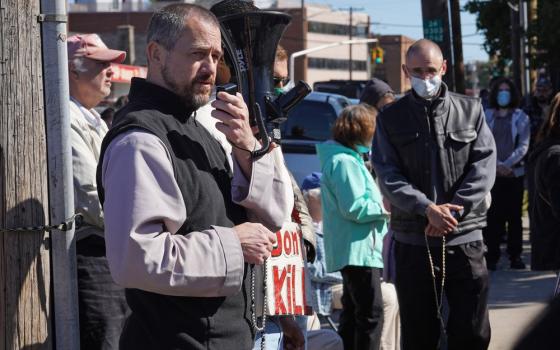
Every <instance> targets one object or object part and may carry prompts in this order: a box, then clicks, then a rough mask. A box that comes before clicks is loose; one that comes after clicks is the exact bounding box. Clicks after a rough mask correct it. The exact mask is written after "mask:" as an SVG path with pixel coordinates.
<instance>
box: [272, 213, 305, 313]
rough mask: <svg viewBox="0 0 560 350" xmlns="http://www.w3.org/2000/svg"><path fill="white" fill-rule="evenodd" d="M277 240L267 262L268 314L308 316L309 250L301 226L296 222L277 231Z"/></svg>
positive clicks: (289, 223)
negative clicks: (307, 255)
mask: <svg viewBox="0 0 560 350" xmlns="http://www.w3.org/2000/svg"><path fill="white" fill-rule="evenodd" d="M276 240H277V243H276V245H275V246H274V248H273V250H272V253H271V256H270V258H268V261H267V263H266V274H267V278H266V295H267V314H268V315H306V314H309V312H310V308H309V307H308V305H307V301H306V296H305V283H306V281H305V278H306V277H305V257H304V254H305V249H304V246H303V238H302V235H301V229H300V227H299V225H298V224H296V223H293V222H288V223H285V224H284V225H283V226H282V228H281V229H280V230H279V231H277V232H276Z"/></svg>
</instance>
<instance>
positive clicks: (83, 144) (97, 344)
mask: <svg viewBox="0 0 560 350" xmlns="http://www.w3.org/2000/svg"><path fill="white" fill-rule="evenodd" d="M67 42H68V73H69V84H70V125H71V132H70V137H71V145H72V168H73V177H74V205H75V211H76V213H80V214H82V215H83V220H82V221H81V222H80V223H79V224H78V225H77V226H78V227H77V230H76V237H77V243H76V251H77V265H78V299H79V312H80V341H81V348H82V349H117V348H118V340H119V336H120V333H121V330H122V326H123V324H124V320H125V319H126V315H127V313H128V306H127V304H126V300H125V298H124V290H123V289H122V288H121V287H119V286H117V285H116V284H115V283H114V282H113V280H112V278H111V275H110V273H109V268H108V265H107V259H106V257H105V242H104V238H103V230H104V220H103V212H102V208H101V204H100V202H99V197H98V195H97V184H96V178H95V173H96V168H97V163H98V161H99V151H100V148H101V142H102V141H103V137H105V134H106V133H107V131H108V130H107V126H106V124H105V123H104V122H103V120H102V119H101V116H100V115H99V113H97V112H96V111H95V109H94V107H95V106H97V105H98V104H99V103H100V102H101V100H103V99H104V98H105V97H107V96H108V95H109V94H110V92H111V76H112V75H113V71H112V69H111V63H113V62H116V63H120V62H122V61H123V60H124V59H125V56H126V53H125V52H124V51H118V50H111V49H109V48H108V47H107V46H106V45H105V44H104V43H103V41H102V40H101V39H100V38H99V36H98V35H96V34H84V35H73V36H71V37H70V38H68V41H67Z"/></svg>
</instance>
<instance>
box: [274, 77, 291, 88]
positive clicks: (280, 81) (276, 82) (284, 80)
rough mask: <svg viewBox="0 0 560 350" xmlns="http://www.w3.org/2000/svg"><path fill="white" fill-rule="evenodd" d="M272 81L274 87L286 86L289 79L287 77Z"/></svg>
mask: <svg viewBox="0 0 560 350" xmlns="http://www.w3.org/2000/svg"><path fill="white" fill-rule="evenodd" d="M272 81H274V86H276V87H278V86H286V85H288V83H289V82H290V78H288V77H273V78H272Z"/></svg>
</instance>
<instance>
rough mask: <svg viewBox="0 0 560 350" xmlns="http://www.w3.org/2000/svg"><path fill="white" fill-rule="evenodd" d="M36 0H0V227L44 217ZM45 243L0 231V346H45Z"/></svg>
mask: <svg viewBox="0 0 560 350" xmlns="http://www.w3.org/2000/svg"><path fill="white" fill-rule="evenodd" d="M39 4H40V3H39V1H38V0H30V1H17V0H11V1H5V0H0V37H1V40H0V228H16V227H21V226H36V225H44V224H45V222H46V219H47V217H48V189H47V184H48V179H47V155H46V143H45V122H44V120H45V118H44V103H43V78H42V63H41V31H40V24H39V23H38V21H37V19H38V16H39V14H40V8H39ZM48 249H49V237H48V234H46V233H44V232H29V231H27V232H26V231H22V232H16V233H5V232H0V350H12V349H27V348H30V349H36V348H37V349H39V348H40V349H50V348H51V346H52V344H51V343H52V339H51V336H50V334H51V332H50V328H51V326H50V325H51V312H50V305H51V293H50V291H51V285H50V281H51V278H50V259H49V252H48Z"/></svg>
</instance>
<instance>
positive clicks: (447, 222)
mask: <svg viewBox="0 0 560 350" xmlns="http://www.w3.org/2000/svg"><path fill="white" fill-rule="evenodd" d="M461 210H463V207H462V206H460V205H455V204H448V203H446V204H441V205H435V204H430V205H429V206H428V208H426V217H427V218H428V222H429V224H428V226H427V227H426V230H425V231H424V232H425V233H426V235H428V236H433V237H441V236H443V235H445V234H448V233H450V232H452V231H453V230H454V229H455V228H456V227H457V225H458V224H459V222H458V221H457V220H456V219H455V218H454V217H453V214H452V213H451V211H457V212H458V211H461Z"/></svg>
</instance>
